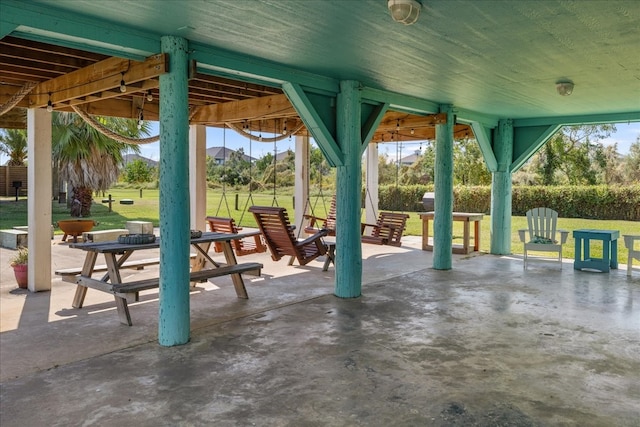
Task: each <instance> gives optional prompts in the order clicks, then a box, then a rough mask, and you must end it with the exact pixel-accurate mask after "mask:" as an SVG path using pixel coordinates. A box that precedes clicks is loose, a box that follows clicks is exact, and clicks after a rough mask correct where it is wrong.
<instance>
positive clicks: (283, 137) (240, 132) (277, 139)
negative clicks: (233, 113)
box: [225, 123, 304, 142]
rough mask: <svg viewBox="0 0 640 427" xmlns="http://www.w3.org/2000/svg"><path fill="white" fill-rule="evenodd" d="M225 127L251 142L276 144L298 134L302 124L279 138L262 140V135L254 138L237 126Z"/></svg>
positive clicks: (228, 124)
mask: <svg viewBox="0 0 640 427" xmlns="http://www.w3.org/2000/svg"><path fill="white" fill-rule="evenodd" d="M225 124H226V125H227V126H229V128H231V129H233V130H234V131H236V132H238V133H239V134H240V135H244V136H246V137H247V138H249V139H250V140H252V141H261V142H278V141H282V140H283V139H285V138H288V137H290V136H291V135H294V134H295V133H296V132H298V131H299V130H300V129H302V128H303V127H304V123H300V124H299V125H298V126H296V127H295V128H293V129H291V130H290V131H288V132H286V133H284V134H282V135H279V136H274V137H272V138H263V137H262V135H259V136H255V135H254V134H252V133H251V132H249V131H246V130H244V129H243V128H241V127H239V126H237V125H236V124H235V123H225Z"/></svg>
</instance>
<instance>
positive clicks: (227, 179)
mask: <svg viewBox="0 0 640 427" xmlns="http://www.w3.org/2000/svg"><path fill="white" fill-rule="evenodd" d="M250 166H251V164H250V163H249V161H247V160H245V155H244V150H243V149H242V148H240V149H239V150H238V151H234V152H232V153H231V154H230V155H229V159H228V160H227V161H226V162H225V164H224V165H219V166H218V167H219V168H221V169H222V172H221V174H220V175H219V176H220V182H224V183H226V184H229V185H235V186H238V185H247V184H249V181H250V176H249V172H250V171H249V168H250Z"/></svg>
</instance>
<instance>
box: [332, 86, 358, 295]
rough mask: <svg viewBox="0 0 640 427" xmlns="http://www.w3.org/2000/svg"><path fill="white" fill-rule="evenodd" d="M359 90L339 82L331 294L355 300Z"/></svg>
mask: <svg viewBox="0 0 640 427" xmlns="http://www.w3.org/2000/svg"><path fill="white" fill-rule="evenodd" d="M360 108H361V107H360V90H359V84H358V82H355V81H343V82H340V93H339V94H338V102H337V113H336V116H337V118H336V122H337V132H336V133H337V139H338V140H337V143H338V145H339V146H340V148H341V150H342V153H343V155H344V164H343V165H342V166H338V167H337V177H336V179H337V186H336V187H337V188H336V211H337V212H336V215H337V216H338V218H344V219H343V220H341V221H340V222H339V223H338V224H337V226H336V263H335V266H336V284H335V295H336V296H338V297H340V298H355V297H359V296H360V294H361V293H362V246H361V242H360V191H361V185H362V177H361V175H362V156H361V154H360V152H361V151H360V144H361V143H360V138H361V137H360V126H361V125H360Z"/></svg>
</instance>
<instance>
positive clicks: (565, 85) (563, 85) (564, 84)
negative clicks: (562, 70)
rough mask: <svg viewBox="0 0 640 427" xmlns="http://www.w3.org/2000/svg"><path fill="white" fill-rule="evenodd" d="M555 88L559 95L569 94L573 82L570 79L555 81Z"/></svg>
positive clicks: (571, 90) (571, 91)
mask: <svg viewBox="0 0 640 427" xmlns="http://www.w3.org/2000/svg"><path fill="white" fill-rule="evenodd" d="M556 90H557V91H558V95H560V96H569V95H571V94H572V93H573V82H572V81H571V80H561V81H558V82H556Z"/></svg>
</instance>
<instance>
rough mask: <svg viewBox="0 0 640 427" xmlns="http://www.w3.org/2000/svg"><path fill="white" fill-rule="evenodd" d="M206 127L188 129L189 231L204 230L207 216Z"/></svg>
mask: <svg viewBox="0 0 640 427" xmlns="http://www.w3.org/2000/svg"><path fill="white" fill-rule="evenodd" d="M206 151H207V127H206V126H204V125H191V126H190V127H189V191H190V194H191V229H192V230H201V231H202V230H204V226H205V220H204V218H205V217H206V216H207V152H206Z"/></svg>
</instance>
